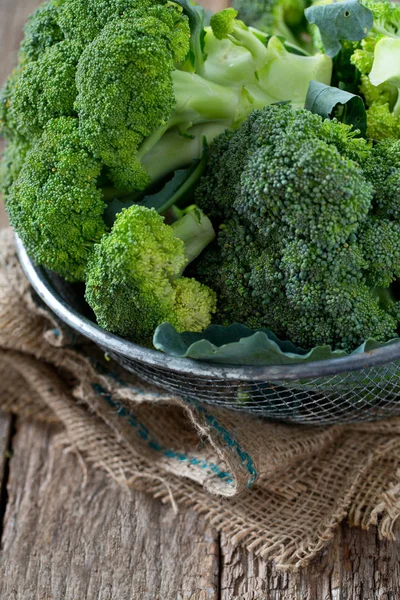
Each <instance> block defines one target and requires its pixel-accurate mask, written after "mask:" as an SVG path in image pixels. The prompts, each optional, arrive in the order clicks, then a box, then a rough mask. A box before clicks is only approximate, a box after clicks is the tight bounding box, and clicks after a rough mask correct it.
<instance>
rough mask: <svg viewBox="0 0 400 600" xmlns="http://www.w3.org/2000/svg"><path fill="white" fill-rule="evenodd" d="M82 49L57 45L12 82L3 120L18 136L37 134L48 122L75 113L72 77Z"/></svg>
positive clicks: (22, 70)
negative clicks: (4, 119)
mask: <svg viewBox="0 0 400 600" xmlns="http://www.w3.org/2000/svg"><path fill="white" fill-rule="evenodd" d="M80 54H81V48H80V47H79V46H78V45H76V44H75V43H71V42H66V41H63V42H59V43H57V44H55V45H54V46H51V47H50V48H48V49H47V50H46V51H45V52H44V53H43V54H42V55H41V56H40V58H38V60H36V61H32V62H29V63H27V64H26V65H24V66H23V67H22V68H21V70H20V72H19V73H18V75H17V77H16V79H15V81H14V82H13V89H12V93H11V96H10V98H9V102H8V106H7V113H6V121H7V123H8V127H11V128H12V129H13V131H14V132H16V133H18V135H21V136H24V137H25V138H32V137H34V136H38V135H40V133H41V132H42V130H43V128H44V126H45V125H46V123H47V122H48V121H50V120H51V119H56V118H57V117H61V116H72V115H73V114H74V103H75V97H76V85H75V75H76V67H77V64H78V60H79V57H80Z"/></svg>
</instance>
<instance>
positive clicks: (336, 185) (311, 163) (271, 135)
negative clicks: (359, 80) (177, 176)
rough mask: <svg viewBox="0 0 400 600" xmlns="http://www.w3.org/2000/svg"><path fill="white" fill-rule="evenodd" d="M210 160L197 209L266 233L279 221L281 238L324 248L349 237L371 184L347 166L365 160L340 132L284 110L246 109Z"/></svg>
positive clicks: (360, 144) (344, 129)
mask: <svg viewBox="0 0 400 600" xmlns="http://www.w3.org/2000/svg"><path fill="white" fill-rule="evenodd" d="M210 154H211V156H210V168H209V169H208V170H207V175H206V177H205V179H204V180H203V182H202V184H201V185H200V188H199V191H198V196H197V198H198V200H197V201H198V203H199V205H200V206H201V207H202V208H204V209H205V210H207V208H210V206H211V205H212V202H213V203H214V204H215V205H216V206H217V207H219V210H222V212H224V211H225V214H227V213H228V214H229V212H230V211H231V210H232V209H233V210H235V211H237V213H238V214H239V215H242V216H243V217H245V218H246V219H247V220H248V221H249V222H250V223H252V224H253V226H254V227H260V223H261V224H262V225H261V227H262V228H263V229H265V230H266V231H268V230H269V228H270V227H271V226H272V225H273V224H274V222H275V220H276V219H277V218H279V219H280V221H281V222H282V224H283V225H284V226H285V227H286V228H287V229H288V230H289V232H292V233H295V234H296V235H302V236H304V237H306V238H307V239H310V240H311V241H314V242H316V243H318V244H320V245H325V246H330V245H331V246H332V245H335V244H337V243H341V242H344V241H345V240H346V239H347V238H348V236H349V235H350V234H351V233H352V232H354V231H356V230H357V227H358V225H359V223H360V222H362V221H363V219H364V218H365V216H366V214H367V213H368V211H369V209H370V206H371V199H372V186H371V184H370V183H369V182H367V181H366V179H365V177H364V175H363V172H362V170H361V167H360V166H359V164H358V163H357V162H355V160H354V158H357V157H358V158H359V161H360V162H361V161H362V160H365V158H366V156H367V155H368V154H369V148H368V147H367V145H366V144H365V142H364V141H360V140H359V139H356V138H354V135H353V132H352V130H351V129H350V128H349V127H348V126H346V125H343V124H341V123H337V122H335V121H323V120H322V118H321V117H319V116H318V115H313V114H312V113H310V112H308V111H304V110H298V111H293V110H292V109H291V108H290V106H287V105H286V106H269V107H266V108H265V109H263V110H261V111H254V112H253V113H252V115H251V116H250V118H249V119H248V120H247V122H246V123H245V124H244V125H243V126H242V127H241V128H240V129H239V130H237V131H236V132H235V133H234V134H232V135H231V136H228V135H225V136H222V137H221V138H219V139H218V140H217V141H216V142H215V143H214V145H213V147H212V149H211V153H210ZM349 156H351V158H349ZM209 194H212V200H211V198H210V197H209ZM217 211H218V208H216V209H215V210H214V214H215V212H217Z"/></svg>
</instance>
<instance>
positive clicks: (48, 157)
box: [6, 117, 106, 280]
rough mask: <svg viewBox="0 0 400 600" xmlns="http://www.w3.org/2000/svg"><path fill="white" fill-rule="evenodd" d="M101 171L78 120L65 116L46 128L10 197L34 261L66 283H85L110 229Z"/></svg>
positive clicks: (12, 213) (16, 225)
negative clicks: (97, 245) (90, 261)
mask: <svg viewBox="0 0 400 600" xmlns="http://www.w3.org/2000/svg"><path fill="white" fill-rule="evenodd" d="M100 172H101V163H100V162H99V161H98V160H96V159H95V158H93V157H92V156H91V155H90V154H89V153H88V152H87V150H86V149H85V148H84V147H83V146H82V144H81V142H80V137H79V128H78V122H77V120H76V119H73V118H72V117H61V118H60V119H55V120H53V121H49V123H48V124H47V125H46V128H45V130H44V132H43V135H42V137H41V138H39V140H38V141H37V143H36V144H35V145H34V146H33V148H32V149H31V150H30V151H29V152H28V154H27V156H26V160H25V162H24V165H23V166H22V168H21V171H20V173H19V176H18V178H17V180H16V182H15V184H14V185H13V186H12V187H11V189H10V191H9V194H8V196H7V199H6V208H7V212H8V215H9V217H10V221H11V224H12V226H13V227H14V228H15V229H16V231H17V232H18V235H19V236H20V237H21V239H22V241H23V243H24V244H25V247H26V249H27V251H28V252H29V253H30V255H31V256H32V258H33V259H34V260H35V261H36V262H37V263H38V264H41V265H44V266H45V267H47V268H49V269H52V270H53V271H56V272H57V273H60V274H61V275H63V276H64V277H65V278H66V279H68V280H82V279H83V273H84V267H85V264H86V259H87V256H88V252H89V250H90V247H91V245H92V244H93V243H94V242H96V241H98V240H99V239H100V238H101V236H102V235H103V234H104V233H105V231H106V226H105V224H104V222H103V219H102V214H103V211H104V208H105V204H104V202H103V199H102V191H101V189H99V188H98V187H97V179H98V177H99V175H100Z"/></svg>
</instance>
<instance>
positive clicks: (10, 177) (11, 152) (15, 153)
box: [0, 137, 32, 196]
mask: <svg viewBox="0 0 400 600" xmlns="http://www.w3.org/2000/svg"><path fill="white" fill-rule="evenodd" d="M31 147H32V144H31V143H30V142H27V141H26V140H25V139H24V138H19V137H17V138H15V139H13V140H11V141H10V142H9V143H8V144H7V146H6V149H5V150H4V153H3V158H2V161H1V163H0V192H1V193H2V194H3V195H4V196H7V194H8V193H9V191H10V189H11V186H12V184H13V183H14V181H16V179H17V178H18V175H19V173H20V171H21V169H22V167H23V165H24V163H25V159H26V155H27V154H28V152H29V150H30V149H31Z"/></svg>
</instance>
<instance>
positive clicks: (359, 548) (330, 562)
mask: <svg viewBox="0 0 400 600" xmlns="http://www.w3.org/2000/svg"><path fill="white" fill-rule="evenodd" d="M399 534H400V531H399V530H398V531H397V535H399ZM221 557H222V560H221V595H220V597H221V600H260V599H268V600H397V599H398V598H400V563H399V561H400V544H399V543H393V542H388V541H381V540H379V539H378V537H377V530H376V529H375V528H372V529H371V530H370V531H362V530H360V529H350V527H349V526H348V525H347V524H343V525H342V526H341V527H339V529H338V532H337V534H336V536H335V538H334V540H333V542H332V543H331V544H330V545H329V546H328V547H327V549H326V550H325V551H324V552H323V553H322V554H321V555H320V556H319V557H318V558H317V559H316V560H314V562H313V563H312V564H311V565H310V566H309V567H308V568H307V569H304V570H301V571H300V572H298V573H278V572H277V571H276V569H275V568H274V567H273V566H272V565H271V564H270V563H267V562H266V561H263V560H260V559H257V558H255V557H254V555H253V554H251V553H250V554H249V553H246V552H245V551H243V550H242V549H240V548H238V549H236V550H234V549H233V548H232V547H231V546H230V544H229V542H228V541H227V540H226V538H225V537H224V536H222V540H221Z"/></svg>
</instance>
